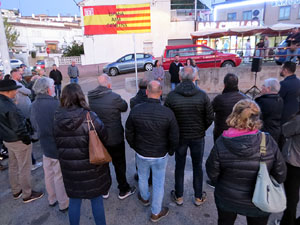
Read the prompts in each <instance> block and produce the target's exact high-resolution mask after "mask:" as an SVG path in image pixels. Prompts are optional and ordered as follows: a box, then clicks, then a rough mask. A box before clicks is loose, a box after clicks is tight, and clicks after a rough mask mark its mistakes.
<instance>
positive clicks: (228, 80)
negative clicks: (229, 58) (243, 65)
mask: <svg viewBox="0 0 300 225" xmlns="http://www.w3.org/2000/svg"><path fill="white" fill-rule="evenodd" d="M238 86H239V78H238V77H237V75H235V74H233V73H227V74H226V76H225V77H224V89H226V90H227V91H238V90H239V87H238Z"/></svg>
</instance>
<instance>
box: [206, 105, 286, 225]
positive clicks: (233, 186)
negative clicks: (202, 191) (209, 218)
mask: <svg viewBox="0 0 300 225" xmlns="http://www.w3.org/2000/svg"><path fill="white" fill-rule="evenodd" d="M259 118H260V108H259V106H258V105H257V104H256V103H255V102H254V101H252V100H249V99H245V100H241V101H239V102H238V103H236V104H235V106H234V108H233V111H232V113H231V114H230V115H229V117H228V118H227V121H226V122H227V124H228V126H229V129H228V130H225V131H224V132H223V134H222V136H221V137H220V138H218V139H217V141H216V143H215V146H214V148H213V150H212V152H211V153H210V155H209V157H208V159H207V162H206V171H207V174H208V177H209V178H210V179H211V181H212V182H213V183H214V184H215V193H214V194H215V202H216V206H217V209H218V225H233V224H234V221H235V219H236V217H237V214H240V215H244V216H246V217H247V224H248V225H266V224H267V223H268V218H269V213H266V212H263V211H261V210H260V209H258V208H257V207H256V206H255V205H254V204H253V203H252V197H253V192H254V188H255V184H256V178H257V173H258V171H259V163H260V160H263V161H265V162H266V164H267V167H268V170H269V173H270V175H272V176H273V177H274V178H275V179H276V181H277V182H278V183H282V182H283V181H284V180H285V176H286V165H285V162H284V160H283V157H282V155H281V153H280V151H279V149H278V146H277V144H276V142H275V141H274V139H273V138H271V136H270V135H269V134H268V133H266V148H267V153H266V154H265V155H263V156H261V154H260V144H261V140H262V132H261V131H260V128H261V126H262V122H261V120H260V119H259Z"/></svg>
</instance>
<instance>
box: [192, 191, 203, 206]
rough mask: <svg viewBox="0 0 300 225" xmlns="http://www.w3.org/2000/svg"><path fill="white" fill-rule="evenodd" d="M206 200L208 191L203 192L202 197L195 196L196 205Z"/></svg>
mask: <svg viewBox="0 0 300 225" xmlns="http://www.w3.org/2000/svg"><path fill="white" fill-rule="evenodd" d="M205 201H206V192H203V193H202V198H194V205H195V206H200V205H202V204H203V203H204V202H205Z"/></svg>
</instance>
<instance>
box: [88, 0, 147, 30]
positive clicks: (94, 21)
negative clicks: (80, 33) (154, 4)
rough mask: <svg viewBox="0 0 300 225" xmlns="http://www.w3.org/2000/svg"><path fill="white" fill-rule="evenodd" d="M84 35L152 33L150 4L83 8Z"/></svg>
mask: <svg viewBox="0 0 300 225" xmlns="http://www.w3.org/2000/svg"><path fill="white" fill-rule="evenodd" d="M83 17H84V34H85V35H97V34H128V33H148V32H151V17H150V3H146V4H131V5H105V6H85V7H83Z"/></svg>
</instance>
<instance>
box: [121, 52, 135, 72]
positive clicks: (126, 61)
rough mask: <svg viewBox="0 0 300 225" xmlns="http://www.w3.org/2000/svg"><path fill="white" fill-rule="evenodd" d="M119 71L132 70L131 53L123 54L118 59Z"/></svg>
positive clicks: (132, 57)
mask: <svg viewBox="0 0 300 225" xmlns="http://www.w3.org/2000/svg"><path fill="white" fill-rule="evenodd" d="M118 64H119V71H120V72H128V71H130V70H134V56H133V54H129V55H125V56H124V57H122V58H121V59H120V60H119V61H118Z"/></svg>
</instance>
